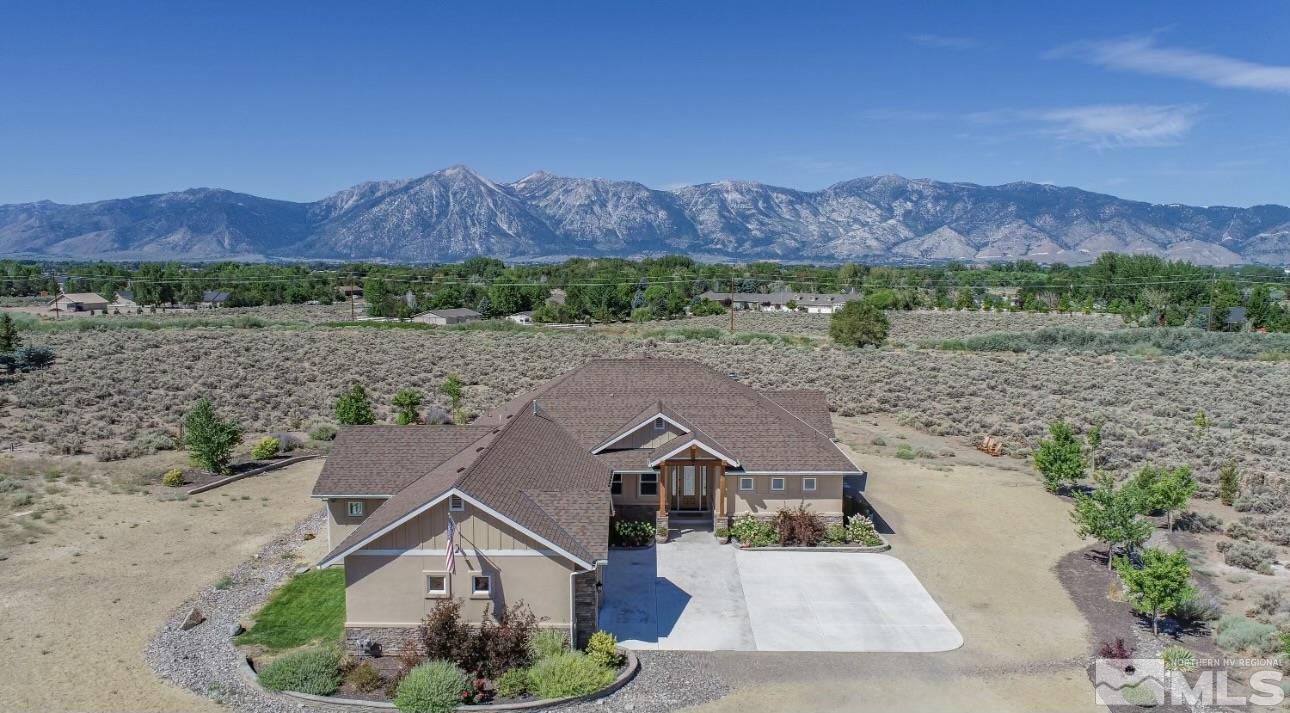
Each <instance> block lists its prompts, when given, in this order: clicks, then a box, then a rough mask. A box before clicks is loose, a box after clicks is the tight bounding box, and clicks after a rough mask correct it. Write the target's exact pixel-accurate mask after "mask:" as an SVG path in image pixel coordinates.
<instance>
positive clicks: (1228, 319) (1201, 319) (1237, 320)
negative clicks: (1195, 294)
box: [1196, 307, 1246, 327]
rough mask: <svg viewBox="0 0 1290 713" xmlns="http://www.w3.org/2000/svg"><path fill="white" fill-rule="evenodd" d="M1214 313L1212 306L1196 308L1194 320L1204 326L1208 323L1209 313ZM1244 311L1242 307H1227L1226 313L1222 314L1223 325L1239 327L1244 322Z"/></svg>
mask: <svg viewBox="0 0 1290 713" xmlns="http://www.w3.org/2000/svg"><path fill="white" fill-rule="evenodd" d="M1213 313H1214V308H1213V307H1201V308H1200V309H1198V310H1196V322H1197V324H1198V325H1199V326H1201V327H1205V326H1207V325H1208V324H1209V319H1210V315H1211V314H1213ZM1245 319H1246V312H1245V308H1244V307H1229V308H1228V310H1227V314H1226V315H1224V316H1223V325H1222V326H1224V327H1240V326H1241V325H1243V324H1245Z"/></svg>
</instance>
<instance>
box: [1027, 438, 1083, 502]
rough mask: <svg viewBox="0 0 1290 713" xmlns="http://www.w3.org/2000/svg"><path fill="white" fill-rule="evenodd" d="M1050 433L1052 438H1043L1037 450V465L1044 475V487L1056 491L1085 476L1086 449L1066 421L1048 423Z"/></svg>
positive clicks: (1049, 490)
mask: <svg viewBox="0 0 1290 713" xmlns="http://www.w3.org/2000/svg"><path fill="white" fill-rule="evenodd" d="M1048 433H1049V435H1050V436H1051V438H1045V439H1043V440H1041V441H1040V442H1039V448H1038V449H1037V450H1035V467H1036V468H1038V469H1039V472H1040V474H1041V475H1043V477H1044V487H1045V488H1047V489H1048V492H1050V493H1055V492H1057V491H1059V490H1060V489H1061V488H1062V486H1063V485H1065V484H1067V483H1074V482H1075V481H1077V480H1079V479H1080V478H1083V477H1084V467H1085V459H1084V449H1083V448H1082V447H1081V446H1080V442H1079V441H1078V440H1076V438H1075V432H1074V431H1072V430H1071V427H1070V426H1069V425H1068V424H1067V423H1066V422H1065V421H1053V422H1052V423H1050V424H1048Z"/></svg>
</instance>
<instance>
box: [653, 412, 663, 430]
mask: <svg viewBox="0 0 1290 713" xmlns="http://www.w3.org/2000/svg"><path fill="white" fill-rule="evenodd" d="M654 430H655V431H661V430H663V417H662V416H660V417H658V418H656V419H654Z"/></svg>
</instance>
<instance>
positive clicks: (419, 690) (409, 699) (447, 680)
mask: <svg viewBox="0 0 1290 713" xmlns="http://www.w3.org/2000/svg"><path fill="white" fill-rule="evenodd" d="M470 690H471V689H470V679H469V678H468V677H467V676H466V674H465V672H464V671H462V670H461V669H459V668H457V666H456V665H455V664H453V663H452V662H451V661H427V662H426V663H423V664H421V665H420V666H417V667H416V668H414V669H412V670H411V671H409V672H408V675H406V676H404V677H403V680H402V681H399V688H398V692H397V693H395V694H394V705H395V707H397V708H398V709H399V710H400V711H402V712H403V713H450V712H451V711H453V710H456V708H457V705H458V704H460V703H461V702H462V700H463V699H464V698H465V697H466V696H468V695H469V693H470Z"/></svg>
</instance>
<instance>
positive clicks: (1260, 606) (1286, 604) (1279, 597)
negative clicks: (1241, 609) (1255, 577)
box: [1245, 586, 1290, 617]
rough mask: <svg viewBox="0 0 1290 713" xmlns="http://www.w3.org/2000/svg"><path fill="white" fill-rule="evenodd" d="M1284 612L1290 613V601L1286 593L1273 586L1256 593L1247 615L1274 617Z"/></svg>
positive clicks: (1251, 600)
mask: <svg viewBox="0 0 1290 713" xmlns="http://www.w3.org/2000/svg"><path fill="white" fill-rule="evenodd" d="M1284 612H1290V601H1286V598H1285V592H1283V591H1282V590H1281V589H1280V588H1278V587H1275V586H1272V587H1265V588H1263V589H1260V590H1258V591H1256V592H1255V593H1254V596H1253V597H1252V598H1251V599H1250V607H1249V608H1248V609H1246V612H1245V613H1246V614H1249V615H1250V616H1262V617H1272V616H1275V615H1277V614H1281V613H1284Z"/></svg>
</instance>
